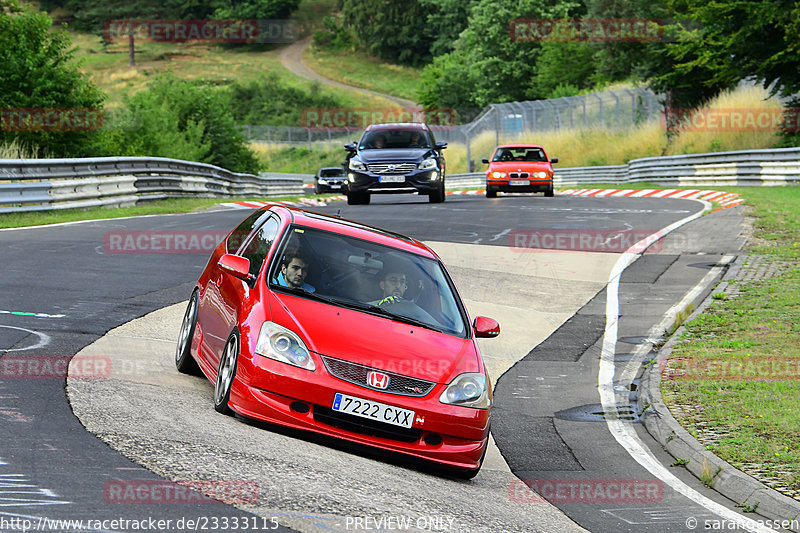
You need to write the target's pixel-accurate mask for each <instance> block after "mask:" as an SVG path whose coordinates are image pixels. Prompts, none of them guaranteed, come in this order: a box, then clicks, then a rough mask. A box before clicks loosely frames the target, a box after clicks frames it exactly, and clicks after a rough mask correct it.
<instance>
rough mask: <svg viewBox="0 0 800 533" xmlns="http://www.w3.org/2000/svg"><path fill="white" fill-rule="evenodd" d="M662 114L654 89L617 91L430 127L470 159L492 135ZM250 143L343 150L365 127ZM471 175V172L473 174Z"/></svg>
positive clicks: (621, 124) (262, 130) (255, 135)
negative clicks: (476, 142)
mask: <svg viewBox="0 0 800 533" xmlns="http://www.w3.org/2000/svg"><path fill="white" fill-rule="evenodd" d="M662 111H663V104H662V103H661V98H660V97H659V95H657V94H655V93H654V92H653V91H651V90H650V89H647V88H644V87H638V88H634V89H616V90H611V91H604V92H599V93H590V94H582V95H578V96H569V97H563V98H551V99H548V100H532V101H526V102H508V103H504V104H492V105H490V106H489V107H487V108H486V109H484V110H483V111H482V112H481V113H480V114H479V115H478V116H477V117H476V118H475V119H474V120H472V121H471V122H469V123H467V124H461V125H454V126H432V129H433V130H434V131H435V135H436V140H437V141H444V142H449V143H459V144H466V147H467V156H468V157H467V160H468V161H470V162H471V158H470V157H469V155H470V154H469V152H470V144H471V141H472V139H474V138H476V137H478V136H480V135H483V134H485V133H486V132H492V133H493V134H494V136H495V141H496V144H500V143H502V142H513V141H514V140H515V139H517V138H519V137H520V136H522V135H525V134H528V133H532V132H539V131H558V130H561V129H566V128H569V129H581V128H598V127H603V128H608V129H626V128H630V127H632V126H635V125H637V124H640V123H642V122H646V121H648V120H650V119H653V118H657V117H659V116H660V115H661V113H662ZM241 129H242V132H243V133H244V134H245V136H246V137H247V138H248V139H249V140H250V141H252V142H262V143H269V144H285V145H292V146H305V147H307V148H308V149H309V150H313V149H315V148H322V147H340V146H341V145H342V144H345V143H348V142H351V141H353V140H357V139H358V138H359V137H360V136H361V133H362V131H363V130H364V128H363V127H352V128H321V127H316V128H301V127H291V126H252V125H251V126H241ZM469 171H470V172H471V171H472V169H469Z"/></svg>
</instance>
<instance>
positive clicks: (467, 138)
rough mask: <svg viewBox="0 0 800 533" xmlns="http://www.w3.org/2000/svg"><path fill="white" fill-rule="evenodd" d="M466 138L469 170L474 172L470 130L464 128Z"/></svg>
mask: <svg viewBox="0 0 800 533" xmlns="http://www.w3.org/2000/svg"><path fill="white" fill-rule="evenodd" d="M464 138H465V139H466V140H467V172H472V156H471V155H470V150H469V132H468V131H467V130H466V129H465V130H464Z"/></svg>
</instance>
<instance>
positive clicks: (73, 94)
mask: <svg viewBox="0 0 800 533" xmlns="http://www.w3.org/2000/svg"><path fill="white" fill-rule="evenodd" d="M52 24H53V21H52V20H51V19H50V18H49V17H48V16H47V15H45V14H44V13H41V12H37V11H35V10H33V9H31V8H29V7H27V8H25V9H22V8H20V7H19V5H18V4H17V2H16V0H2V4H0V109H3V111H4V115H5V116H4V122H5V123H6V124H5V125H4V127H3V130H2V131H0V141H4V142H12V141H15V140H16V141H17V142H21V143H23V144H24V145H28V146H30V147H31V148H37V149H38V150H39V152H40V153H46V154H50V155H53V156H57V157H66V156H80V155H88V153H87V152H88V151H89V150H90V148H89V145H90V143H91V142H92V141H93V139H94V138H95V137H96V135H97V132H96V131H95V129H94V127H95V126H99V123H97V122H95V124H87V125H86V126H88V129H80V128H83V126H82V125H80V124H79V123H78V122H75V121H71V120H70V119H69V118H70V114H69V113H70V111H69V110H76V109H84V110H90V111H91V112H94V113H97V114H101V113H102V106H103V101H104V99H105V96H104V95H103V93H102V92H101V91H100V90H99V89H97V87H95V86H94V84H92V82H91V81H90V80H89V79H88V77H87V76H86V75H84V74H82V73H81V72H80V71H79V70H78V67H77V66H76V65H75V64H74V63H73V62H72V58H73V54H72V51H71V50H70V48H71V42H70V39H69V37H68V36H67V34H66V33H65V32H64V31H51V26H52ZM9 110H28V111H27V113H30V115H26V117H27V116H32V117H37V116H38V117H41V116H42V115H41V113H49V112H53V111H55V112H58V116H59V117H60V119H59V122H58V124H56V125H55V127H54V128H50V130H49V131H48V128H47V127H44V125H42V126H41V127H38V126H36V120H33V122H31V121H27V122H26V120H25V119H23V118H22V115H21V113H25V112H23V111H20V112H15V111H9ZM37 113H38V114H37ZM73 116H76V115H73ZM100 116H101V115H100ZM64 118H66V119H67V120H66V121H63V119H64ZM31 125H32V126H31ZM31 129H33V130H34V131H31ZM26 130H27V131H26Z"/></svg>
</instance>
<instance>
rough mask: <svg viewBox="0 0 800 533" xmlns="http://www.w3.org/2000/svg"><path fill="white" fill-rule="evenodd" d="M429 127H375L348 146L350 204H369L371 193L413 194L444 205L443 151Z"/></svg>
mask: <svg viewBox="0 0 800 533" xmlns="http://www.w3.org/2000/svg"><path fill="white" fill-rule="evenodd" d="M445 148H447V143H443V142H439V143H437V142H436V140H435V139H434V137H433V132H432V131H431V130H430V129H429V128H428V126H427V125H426V124H420V123H395V124H372V125H370V126H368V127H367V129H366V131H365V132H364V135H362V136H361V140H360V141H359V142H358V143H351V144H347V145H345V150H347V160H346V161H345V172H346V173H347V179H346V180H345V182H344V191H345V194H347V203H348V204H351V205H353V204H368V203H369V198H370V195H371V194H391V193H413V192H417V193H419V194H424V195H427V196H428V200H429V201H430V202H431V203H439V202H444V198H445V194H444V180H445V163H444V155H443V154H442V150H443V149H445Z"/></svg>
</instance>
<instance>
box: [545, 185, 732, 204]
mask: <svg viewBox="0 0 800 533" xmlns="http://www.w3.org/2000/svg"><path fill="white" fill-rule="evenodd" d="M558 194H562V195H566V196H589V197H592V198H598V197H601V198H602V197H612V198H617V197H625V198H682V199H690V200H706V201H708V202H716V203H717V204H719V205H720V206H721V207H720V209H725V208H727V207H734V206H737V205H739V204H741V203H742V201H743V200H744V199H743V198H742V197H741V196H740V195H739V193H735V192H723V191H703V190H700V189H567V190H565V191H559V192H558Z"/></svg>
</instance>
